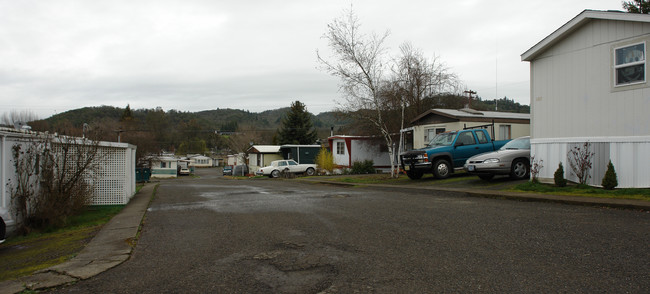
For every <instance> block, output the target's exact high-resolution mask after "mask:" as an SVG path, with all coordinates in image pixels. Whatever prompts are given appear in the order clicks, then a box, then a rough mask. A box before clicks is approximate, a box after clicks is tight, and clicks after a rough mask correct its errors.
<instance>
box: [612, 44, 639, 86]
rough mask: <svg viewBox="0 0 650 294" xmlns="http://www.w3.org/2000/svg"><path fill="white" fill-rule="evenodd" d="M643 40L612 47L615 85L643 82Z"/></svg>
mask: <svg viewBox="0 0 650 294" xmlns="http://www.w3.org/2000/svg"><path fill="white" fill-rule="evenodd" d="M645 53H646V51H645V42H643V43H637V44H633V45H629V46H625V47H619V48H616V49H614V71H615V72H614V79H615V82H616V86H625V85H630V84H637V83H643V82H645V61H646V58H645V56H646V54H645Z"/></svg>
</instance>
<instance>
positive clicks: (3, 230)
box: [0, 217, 7, 243]
mask: <svg viewBox="0 0 650 294" xmlns="http://www.w3.org/2000/svg"><path fill="white" fill-rule="evenodd" d="M6 237H7V225H6V224H5V221H4V219H2V217H0V243H3V242H4V241H5V238H6Z"/></svg>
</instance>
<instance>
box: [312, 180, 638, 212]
mask: <svg viewBox="0 0 650 294" xmlns="http://www.w3.org/2000/svg"><path fill="white" fill-rule="evenodd" d="M300 180H301V181H306V182H314V183H320V184H329V185H339V186H350V187H352V186H357V187H368V188H377V189H388V190H395V191H401V192H407V191H412V192H417V193H427V192H432V191H447V192H453V193H460V194H464V195H465V196H471V197H482V198H494V199H509V200H517V201H536V202H553V203H563V204H571V205H584V206H596V207H611V208H624V209H633V210H643V211H650V201H645V200H634V199H617V198H598V197H581V196H566V195H552V194H542V193H527V192H510V191H499V190H487V189H476V188H474V189H468V188H449V187H436V186H415V185H387V184H360V183H346V182H336V181H328V180H321V179H316V178H309V179H300Z"/></svg>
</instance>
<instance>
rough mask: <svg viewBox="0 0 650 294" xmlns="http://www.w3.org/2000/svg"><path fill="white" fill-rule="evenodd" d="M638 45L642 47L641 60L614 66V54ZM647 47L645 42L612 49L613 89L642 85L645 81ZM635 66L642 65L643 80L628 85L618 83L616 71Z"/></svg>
mask: <svg viewBox="0 0 650 294" xmlns="http://www.w3.org/2000/svg"><path fill="white" fill-rule="evenodd" d="M638 45H643V60H640V61H633V62H627V63H622V64H616V52H617V51H618V50H621V49H625V48H629V47H634V46H638ZM647 48H648V47H647V45H646V42H645V41H643V42H637V43H632V44H627V45H624V46H619V47H615V48H614V56H613V57H612V61H613V65H614V87H625V86H630V85H637V84H643V83H645V82H646V80H647V66H646V63H647V62H646V61H647V59H648V58H647V52H648V50H647ZM637 65H643V80H639V81H634V82H629V83H621V84H619V83H618V70H619V69H621V68H625V67H630V66H637Z"/></svg>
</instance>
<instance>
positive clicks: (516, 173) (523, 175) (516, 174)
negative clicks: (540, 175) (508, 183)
mask: <svg viewBox="0 0 650 294" xmlns="http://www.w3.org/2000/svg"><path fill="white" fill-rule="evenodd" d="M529 172H530V169H529V168H528V163H526V161H524V160H521V159H518V160H515V162H513V163H512V167H511V168H510V177H512V178H513V179H517V180H523V179H527V178H528V173H529Z"/></svg>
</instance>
